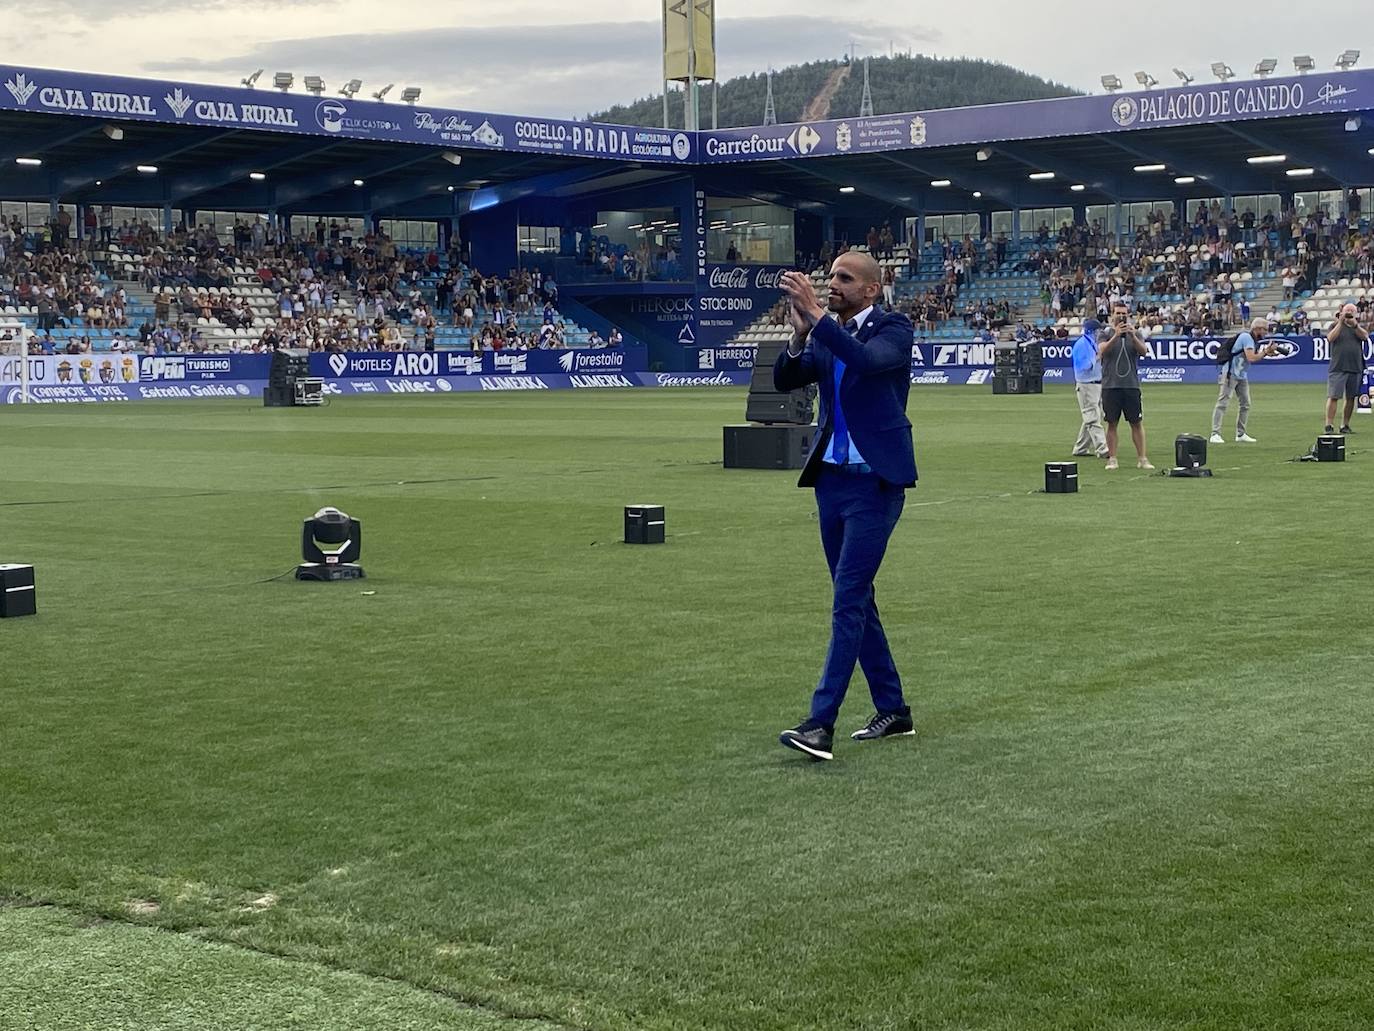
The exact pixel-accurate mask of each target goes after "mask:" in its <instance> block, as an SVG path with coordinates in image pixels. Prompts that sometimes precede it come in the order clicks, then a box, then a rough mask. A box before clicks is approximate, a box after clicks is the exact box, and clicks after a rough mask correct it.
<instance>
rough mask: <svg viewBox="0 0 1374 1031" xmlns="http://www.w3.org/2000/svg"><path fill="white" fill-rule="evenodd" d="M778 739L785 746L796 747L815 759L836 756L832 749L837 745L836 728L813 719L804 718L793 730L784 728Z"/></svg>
mask: <svg viewBox="0 0 1374 1031" xmlns="http://www.w3.org/2000/svg"><path fill="white" fill-rule="evenodd" d="M778 741H779V743H780V744H782V746H783V747H784V748H795V749H796V750H797V751H798V752H805V753H806V754H807V755H809V756H811V758H813V759H833V758H835V753H834V752H833V751H832V749H833V748H834V747H835V733H834V729H833V728H831V727H827V726H826V725H825V724H824V723H817V722H816V721H815V720H812V719H805V720H802V721H801V722H800V723H798V724H797V725H796V726H795V727H793V728H792V729H791V730H784V731H783V732H782V733H781V734H779V735H778Z"/></svg>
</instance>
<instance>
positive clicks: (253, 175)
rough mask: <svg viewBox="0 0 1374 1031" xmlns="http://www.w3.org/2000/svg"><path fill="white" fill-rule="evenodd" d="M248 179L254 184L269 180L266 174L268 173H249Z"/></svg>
mask: <svg viewBox="0 0 1374 1031" xmlns="http://www.w3.org/2000/svg"><path fill="white" fill-rule="evenodd" d="M248 178H249V179H252V180H253V182H255V183H260V182H262V181H263V180H264V179H266V178H267V173H266V172H249V173H248Z"/></svg>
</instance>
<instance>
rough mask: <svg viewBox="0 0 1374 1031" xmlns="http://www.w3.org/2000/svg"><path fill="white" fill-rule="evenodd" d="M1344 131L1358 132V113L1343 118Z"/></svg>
mask: <svg viewBox="0 0 1374 1031" xmlns="http://www.w3.org/2000/svg"><path fill="white" fill-rule="evenodd" d="M1345 131H1346V132H1359V131H1360V116H1359V115H1351V116H1350V117H1349V118H1347V119H1346V120H1345Z"/></svg>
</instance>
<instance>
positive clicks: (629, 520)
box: [625, 505, 666, 544]
mask: <svg viewBox="0 0 1374 1031" xmlns="http://www.w3.org/2000/svg"><path fill="white" fill-rule="evenodd" d="M664 525H665V524H664V518H663V506H662V505H626V506H625V543H626V544H662V543H663V542H664V540H665V539H666V534H665V532H664Z"/></svg>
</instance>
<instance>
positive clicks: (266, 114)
mask: <svg viewBox="0 0 1374 1031" xmlns="http://www.w3.org/2000/svg"><path fill="white" fill-rule="evenodd" d="M0 86H2V87H3V89H0V108H9V109H11V110H17V111H40V112H43V113H46V114H69V115H83V116H86V117H90V118H120V119H126V118H127V119H143V120H148V121H156V122H170V123H173V124H179V125H204V126H214V127H219V128H226V129H233V130H245V129H246V130H253V129H257V130H268V131H273V132H288V133H304V134H307V135H312V136H335V137H339V138H341V139H364V140H390V141H392V142H395V143H427V144H432V145H437V146H453V147H462V148H471V149H478V150H507V151H515V152H519V153H528V154H567V155H575V156H577V157H588V158H614V159H618V160H631V161H655V162H667V163H669V164H686V163H689V162H690V161H691V160H692V158H693V157H694V154H695V141H694V137H695V135H696V134H695V133H686V132H679V131H676V130H672V129H654V128H644V127H642V126H630V125H608V124H605V123H600V122H578V121H566V120H562V119H557V118H533V117H522V116H516V115H498V114H486V113H483V112H480V111H453V110H448V109H444V108H436V107H430V106H421V105H419V104H414V105H411V104H385V103H381V102H379V101H375V100H356V99H354V98H352V97H339V96H324V95H322V94H321V95H308V96H303V95H301V94H299V93H281V92H277V91H275V90H271V89H266V88H263V89H242V88H237V87H225V86H207V85H204V84H201V83H184V82H183V83H178V82H167V81H162V80H157V79H131V78H126V77H123V76H111V75H91V74H87V73H85V72H69V71H58V70H55V69H50V68H24V67H18V66H15V65H0Z"/></svg>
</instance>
